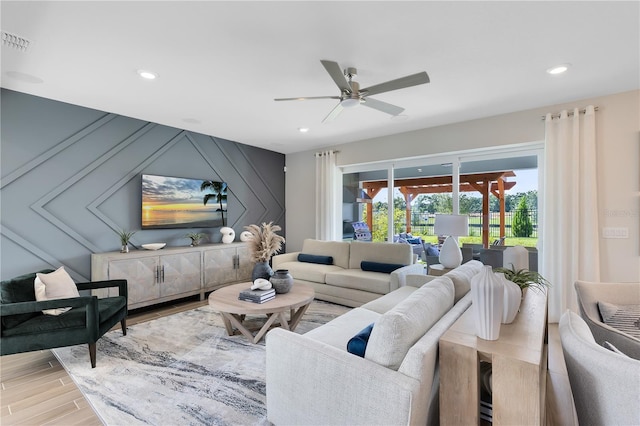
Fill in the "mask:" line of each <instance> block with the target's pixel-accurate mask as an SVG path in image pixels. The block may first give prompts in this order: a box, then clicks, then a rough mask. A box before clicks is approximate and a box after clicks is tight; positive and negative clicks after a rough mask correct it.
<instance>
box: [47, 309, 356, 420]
mask: <svg viewBox="0 0 640 426" xmlns="http://www.w3.org/2000/svg"><path fill="white" fill-rule="evenodd" d="M348 310H349V308H346V307H344V306H340V305H334V304H331V303H326V302H320V301H314V302H313V303H312V304H311V306H310V307H309V309H308V310H307V312H306V313H305V315H304V316H303V318H302V321H301V322H300V324H298V327H297V328H296V333H300V334H302V333H305V332H307V331H309V330H312V329H314V328H316V327H318V326H319V325H321V324H324V323H326V322H328V321H330V320H331V319H333V318H335V317H336V316H338V315H341V314H343V313H344V312H346V311H348ZM53 353H54V354H55V355H56V357H57V358H58V359H59V360H60V362H61V363H62V365H63V366H64V368H65V369H66V370H67V372H68V373H69V374H70V375H71V377H72V378H73V380H74V381H75V383H76V384H77V385H78V387H79V388H80V390H81V391H82V393H83V394H84V395H85V397H86V398H87V399H88V400H89V402H90V403H91V404H92V406H93V407H94V409H95V411H96V413H97V414H98V416H100V418H101V419H102V421H103V422H104V423H105V424H106V425H133V424H152V425H187V424H189V425H198V424H203V425H260V424H268V422H267V420H266V397H265V389H266V387H265V347H264V340H263V341H262V342H260V343H259V344H257V345H253V344H251V343H249V342H248V341H247V339H246V338H245V337H244V336H242V335H237V336H228V335H227V333H226V331H225V328H224V325H223V323H222V319H221V317H220V314H218V313H217V312H216V311H214V310H212V309H211V308H210V307H209V306H204V307H201V308H197V309H194V310H191V311H186V312H181V313H178V314H174V315H171V316H168V317H164V318H159V319H156V320H152V321H149V322H145V323H141V324H136V325H134V326H131V327H128V330H127V335H126V336H123V335H122V332H121V330H119V329H118V330H114V331H111V332H109V333H107V334H106V335H105V336H103V337H102V338H101V339H100V340H99V341H98V344H97V366H96V368H93V369H92V368H91V364H90V362H89V353H88V348H87V345H78V346H72V347H67V348H60V349H55V350H53Z"/></svg>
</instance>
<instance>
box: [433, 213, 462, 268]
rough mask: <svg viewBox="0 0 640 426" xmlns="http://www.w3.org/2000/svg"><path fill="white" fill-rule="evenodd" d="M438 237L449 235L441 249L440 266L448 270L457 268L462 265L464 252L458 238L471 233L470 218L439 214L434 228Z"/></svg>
mask: <svg viewBox="0 0 640 426" xmlns="http://www.w3.org/2000/svg"><path fill="white" fill-rule="evenodd" d="M433 232H434V233H435V234H436V235H447V239H446V240H444V244H442V248H441V249H440V257H439V258H438V259H439V261H440V264H441V265H442V266H444V267H445V268H448V269H453V268H457V267H458V266H460V264H461V263H462V251H460V247H459V246H458V240H457V239H456V237H459V236H461V235H467V234H468V233H469V216H466V215H460V214H437V215H436V221H435V224H434V226H433Z"/></svg>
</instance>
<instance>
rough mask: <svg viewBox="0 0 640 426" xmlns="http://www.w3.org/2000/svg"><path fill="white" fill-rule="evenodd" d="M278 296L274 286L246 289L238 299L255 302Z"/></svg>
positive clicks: (262, 301)
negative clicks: (267, 288)
mask: <svg viewBox="0 0 640 426" xmlns="http://www.w3.org/2000/svg"><path fill="white" fill-rule="evenodd" d="M275 297H276V291H275V289H273V288H270V289H269V290H251V289H246V290H243V291H241V292H240V294H239V295H238V299H240V300H245V301H247V302H253V303H264V302H268V301H269V300H271V299H274V298H275Z"/></svg>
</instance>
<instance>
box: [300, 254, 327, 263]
mask: <svg viewBox="0 0 640 426" xmlns="http://www.w3.org/2000/svg"><path fill="white" fill-rule="evenodd" d="M298 262H307V263H319V264H321V265H333V256H320V255H318V254H306V253H300V254H299V255H298Z"/></svg>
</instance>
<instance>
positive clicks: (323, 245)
mask: <svg viewBox="0 0 640 426" xmlns="http://www.w3.org/2000/svg"><path fill="white" fill-rule="evenodd" d="M350 246H351V244H350V243H349V242H347V241H322V240H314V239H311V238H307V239H306V240H304V242H303V243H302V250H300V251H301V252H302V253H306V254H315V255H319V256H332V257H333V264H334V265H336V266H340V267H341V268H344V269H347V268H348V267H349V257H350ZM294 276H295V275H294Z"/></svg>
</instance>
